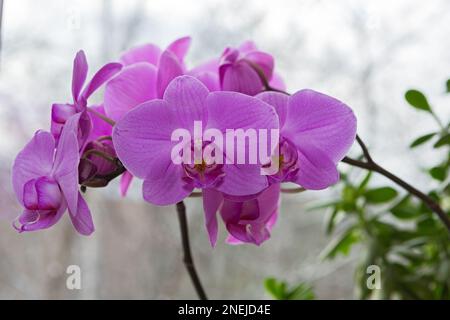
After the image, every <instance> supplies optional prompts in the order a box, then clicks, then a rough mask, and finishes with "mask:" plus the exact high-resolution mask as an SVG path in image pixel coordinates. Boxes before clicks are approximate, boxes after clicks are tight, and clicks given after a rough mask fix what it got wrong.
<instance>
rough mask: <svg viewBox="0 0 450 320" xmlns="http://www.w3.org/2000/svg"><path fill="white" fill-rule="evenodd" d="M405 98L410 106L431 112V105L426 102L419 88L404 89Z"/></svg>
mask: <svg viewBox="0 0 450 320" xmlns="http://www.w3.org/2000/svg"><path fill="white" fill-rule="evenodd" d="M405 99H406V101H408V103H409V104H410V105H411V106H412V107H414V108H416V109H419V110H423V111H428V112H432V111H431V106H430V104H429V103H428V100H427V98H426V97H425V95H424V94H423V93H422V92H420V91H419V90H414V89H413V90H408V91H406V93H405Z"/></svg>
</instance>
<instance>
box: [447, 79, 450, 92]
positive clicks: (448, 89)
mask: <svg viewBox="0 0 450 320" xmlns="http://www.w3.org/2000/svg"><path fill="white" fill-rule="evenodd" d="M446 87H447V88H446V89H447V93H450V79H448V80H447V83H446Z"/></svg>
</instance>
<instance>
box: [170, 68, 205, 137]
mask: <svg viewBox="0 0 450 320" xmlns="http://www.w3.org/2000/svg"><path fill="white" fill-rule="evenodd" d="M208 93H209V92H208V89H207V88H206V87H205V86H204V85H203V83H201V82H200V81H199V80H197V79H195V78H194V77H191V76H181V77H177V78H175V79H174V80H172V81H171V82H170V84H169V85H168V87H167V89H166V92H165V93H164V100H165V101H166V102H167V103H168V104H169V107H170V109H171V110H172V112H173V113H174V114H176V116H177V117H178V119H179V123H181V127H182V128H186V129H189V130H190V131H191V132H192V130H193V126H194V121H203V123H205V121H206V113H207V112H206V97H207V96H208Z"/></svg>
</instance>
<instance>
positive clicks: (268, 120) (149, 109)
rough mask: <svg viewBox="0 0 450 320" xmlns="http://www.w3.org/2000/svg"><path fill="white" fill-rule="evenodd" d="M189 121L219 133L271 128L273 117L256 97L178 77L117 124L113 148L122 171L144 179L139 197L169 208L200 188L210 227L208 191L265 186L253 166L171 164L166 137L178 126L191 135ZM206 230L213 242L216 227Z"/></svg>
mask: <svg viewBox="0 0 450 320" xmlns="http://www.w3.org/2000/svg"><path fill="white" fill-rule="evenodd" d="M194 121H202V124H203V126H204V129H205V130H206V129H208V128H215V129H218V130H219V131H220V132H223V133H225V131H226V129H239V128H240V129H243V130H246V129H248V128H252V129H255V130H258V129H261V128H264V129H268V130H270V129H277V128H278V118H277V116H276V113H275V111H274V109H273V108H272V107H271V106H269V105H268V104H266V103H264V102H263V101H261V100H259V99H256V98H254V97H250V96H247V95H243V94H241V93H237V92H211V93H210V92H209V91H208V89H207V88H206V87H205V86H204V85H203V84H202V83H201V82H200V81H199V80H197V79H195V78H193V77H190V76H181V77H177V78H175V79H174V80H173V81H172V82H171V83H170V84H169V86H168V87H167V89H166V91H165V93H164V97H163V99H162V100H159V99H156V100H152V101H148V102H145V103H143V104H141V105H139V106H138V107H136V108H134V109H133V110H131V111H129V112H128V113H127V114H126V115H125V116H124V117H123V118H122V119H121V120H119V121H118V122H117V124H116V126H115V127H114V131H113V142H114V147H115V149H116V152H117V155H118V156H119V158H120V159H121V161H122V162H123V164H124V165H125V167H126V168H127V170H129V171H130V172H131V173H132V174H133V175H135V176H137V177H140V178H143V179H144V185H143V195H144V199H145V200H146V201H148V202H150V203H153V204H156V205H169V204H174V203H177V202H179V201H181V200H183V199H184V198H185V197H187V196H188V195H189V194H190V193H191V192H192V191H193V189H194V188H202V189H203V191H204V192H205V193H204V196H203V200H204V207H205V212H206V220H207V222H206V223H207V225H208V224H211V223H214V222H210V221H209V220H211V219H214V218H213V217H210V216H209V215H208V212H210V211H211V210H209V209H208V208H209V207H210V206H211V204H210V202H211V201H212V202H217V199H216V198H215V197H213V198H211V199H209V198H208V194H209V193H208V191H218V192H220V193H224V194H227V195H231V196H238V197H240V196H247V195H253V194H257V193H259V192H261V191H262V190H264V189H265V188H267V187H268V185H269V184H268V181H267V178H266V176H264V175H261V172H260V165H259V164H217V163H212V164H206V163H202V164H199V165H190V164H186V163H181V164H174V163H173V162H172V158H171V152H172V149H173V147H174V146H175V145H176V142H173V141H172V140H171V135H172V133H173V132H174V130H175V129H179V128H185V129H187V130H188V131H189V132H191V133H192V131H193V124H194ZM191 136H194V134H192V135H191ZM189 144H191V141H189ZM204 147H205V146H204ZM227 152H228V151H227ZM214 216H215V212H214ZM215 224H216V226H217V222H215ZM208 230H209V232H210V240H211V243H212V244H215V242H216V239H217V228H214V226H212V227H209V226H208Z"/></svg>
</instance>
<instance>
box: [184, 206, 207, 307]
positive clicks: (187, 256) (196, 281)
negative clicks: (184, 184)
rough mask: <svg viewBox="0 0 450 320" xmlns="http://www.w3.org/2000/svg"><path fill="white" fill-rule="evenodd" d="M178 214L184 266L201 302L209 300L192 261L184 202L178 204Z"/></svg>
mask: <svg viewBox="0 0 450 320" xmlns="http://www.w3.org/2000/svg"><path fill="white" fill-rule="evenodd" d="M177 213H178V221H179V222H180V231H181V243H182V245H183V253H184V257H183V262H184V265H185V266H186V269H187V271H188V273H189V276H190V277H191V280H192V284H193V285H194V288H195V291H196V292H197V295H198V297H199V298H200V300H208V297H207V296H206V293H205V290H204V289H203V286H202V283H201V281H200V278H199V277H198V274H197V271H196V269H195V265H194V260H193V259H192V253H191V245H190V243H189V232H188V224H187V218H186V206H185V205H184V202H183V201H181V202H178V203H177Z"/></svg>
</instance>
